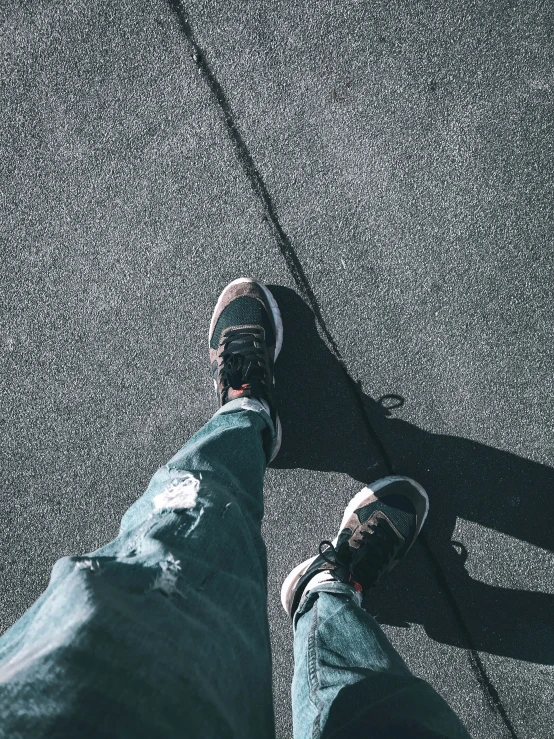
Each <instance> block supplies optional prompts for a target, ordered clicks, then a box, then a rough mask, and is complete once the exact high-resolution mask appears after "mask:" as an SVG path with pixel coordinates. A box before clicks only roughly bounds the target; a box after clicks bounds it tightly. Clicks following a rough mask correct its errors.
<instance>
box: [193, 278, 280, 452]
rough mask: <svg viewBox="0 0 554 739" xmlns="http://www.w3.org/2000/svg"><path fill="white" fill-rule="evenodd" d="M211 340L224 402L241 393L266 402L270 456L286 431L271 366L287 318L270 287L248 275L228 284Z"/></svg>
mask: <svg viewBox="0 0 554 739" xmlns="http://www.w3.org/2000/svg"><path fill="white" fill-rule="evenodd" d="M208 340H209V344H210V363H211V368H212V376H213V380H214V386H215V390H216V393H217V398H218V401H219V405H220V407H221V406H223V405H225V404H226V403H228V402H229V401H230V400H236V399H237V398H255V399H257V400H259V401H260V402H261V403H262V405H263V406H264V407H265V408H266V410H267V411H268V413H269V415H270V416H271V419H272V420H273V424H274V426H275V431H276V435H277V438H276V440H275V442H274V443H273V445H272V448H271V449H270V450H269V461H272V460H273V459H274V458H275V457H276V455H277V453H278V451H279V448H280V446H281V434H282V431H281V422H280V421H279V415H278V413H277V397H276V393H275V377H274V374H273V370H274V366H275V360H276V359H277V356H278V355H279V352H280V351H281V346H282V343H283V322H282V320H281V313H280V311H279V307H278V305H277V302H276V301H275V298H274V297H273V295H272V294H271V292H270V291H269V290H268V288H267V287H266V286H265V285H263V284H262V283H261V282H257V281H256V280H253V279H251V278H250V277H241V278H239V279H238V280H234V281H233V282H231V283H229V284H228V285H227V287H226V288H225V289H224V290H223V292H222V293H221V295H220V296H219V299H218V301H217V304H216V306H215V310H214V313H213V316H212V320H211V323H210V332H209V335H208Z"/></svg>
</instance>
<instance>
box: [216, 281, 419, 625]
mask: <svg viewBox="0 0 554 739" xmlns="http://www.w3.org/2000/svg"><path fill="white" fill-rule="evenodd" d="M282 343H283V323H282V320H281V314H280V312H279V307H278V305H277V302H276V300H275V298H274V297H273V295H272V294H271V292H270V291H269V289H268V288H267V287H266V286H265V285H263V284H262V283H261V282H257V281H256V280H253V279H250V278H246V277H244V278H240V279H238V280H234V281H233V282H231V283H230V284H229V285H227V287H226V288H225V289H224V290H223V292H222V293H221V295H220V297H219V299H218V301H217V305H216V307H215V310H214V313H213V316H212V320H211V324H210V332H209V344H210V362H211V369H212V376H213V380H214V385H215V389H216V392H217V396H218V400H219V404H220V406H223V405H225V404H226V403H228V402H230V401H231V400H236V399H238V398H251V399H255V400H258V401H260V403H261V404H262V405H263V407H264V408H265V410H266V411H267V413H268V414H269V415H270V417H271V419H272V421H273V425H274V427H275V430H276V436H275V439H271V440H270V441H268V442H267V444H266V446H267V448H266V453H267V457H268V459H269V461H272V460H273V459H274V458H275V456H276V455H277V453H278V451H279V447H280V445H281V423H280V421H279V415H278V412H277V398H276V393H275V376H274V367H275V361H276V359H277V357H278V355H279V352H280V350H281V346H282ZM428 509H429V501H428V498H427V494H426V493H425V490H423V488H422V487H421V486H420V485H419V484H418V483H417V482H415V481H414V480H412V479H410V478H408V477H402V476H398V475H395V476H391V477H385V478H383V479H381V480H377V482H375V483H373V484H372V485H371V486H368V487H364V488H363V490H361V491H360V492H359V493H358V494H357V495H356V496H354V498H353V499H352V500H351V501H350V503H349V504H348V506H347V508H346V510H345V512H344V516H343V519H342V523H341V525H340V528H339V532H338V534H337V536H336V538H335V539H334V540H333V541H323V542H321V544H320V546H319V552H318V553H317V554H315V555H314V556H313V557H311V558H310V559H308V560H306V561H305V562H302V563H301V564H299V565H298V566H297V567H295V568H294V569H293V570H292V572H291V573H290V574H289V575H288V577H287V578H286V579H285V581H284V583H283V586H282V588H281V602H282V604H283V607H284V609H285V611H286V612H287V613H288V614H289V616H290V617H291V618H293V617H294V614H295V612H296V610H297V609H298V606H299V605H300V603H301V602H302V599H303V597H304V596H305V595H306V594H307V593H308V591H309V590H310V589H311V588H313V587H314V586H315V585H316V584H319V583H321V582H325V581H329V580H331V581H337V582H342V583H348V584H350V585H351V586H352V587H353V588H355V589H356V590H358V591H359V592H361V593H362V594H363V592H364V591H365V590H366V589H367V588H369V587H371V586H372V585H375V584H376V583H377V582H378V580H379V579H380V578H381V576H382V575H383V574H384V573H385V572H388V571H389V570H391V569H392V568H393V567H394V566H395V565H396V564H397V563H398V562H399V561H400V560H401V559H402V558H403V557H404V556H405V555H406V554H407V552H408V551H409V549H410V548H411V546H412V545H413V543H414V542H415V540H416V538H417V536H418V534H419V532H420V531H421V527H422V526H423V523H424V521H425V518H426V516H427V511H428Z"/></svg>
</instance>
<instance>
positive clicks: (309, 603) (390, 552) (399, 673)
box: [282, 477, 469, 739]
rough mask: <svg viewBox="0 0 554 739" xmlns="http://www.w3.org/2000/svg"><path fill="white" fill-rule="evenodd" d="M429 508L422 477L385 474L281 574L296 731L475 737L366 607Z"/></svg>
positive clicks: (352, 736)
mask: <svg viewBox="0 0 554 739" xmlns="http://www.w3.org/2000/svg"><path fill="white" fill-rule="evenodd" d="M426 513H427V497H426V495H425V493H424V491H423V490H422V489H421V488H420V486H418V485H417V484H416V483H414V482H413V481H411V480H408V479H407V478H398V477H396V478H385V479H384V480H380V481H378V482H377V483H374V484H373V485H372V486H371V487H370V488H365V489H364V490H363V491H361V493H359V494H358V495H357V496H356V497H355V498H354V500H353V501H352V503H351V504H350V505H349V506H348V508H347V509H346V512H345V515H344V518H343V522H342V525H341V529H340V532H339V535H338V536H337V538H336V539H335V541H334V542H333V543H330V542H324V544H325V545H326V546H327V547H328V548H327V549H323V548H322V547H320V554H319V555H316V556H315V557H313V558H311V559H310V560H308V561H307V562H304V563H302V564H301V565H299V566H298V567H297V568H295V570H293V572H292V573H291V574H290V575H289V577H288V578H287V580H286V581H285V583H284V585H283V591H282V599H283V605H284V607H285V609H286V610H287V612H288V613H289V615H291V617H292V618H293V628H294V659H295V670H294V680H293V685H292V699H293V724H294V737H295V739H320V738H321V739H362V737H363V738H364V739H439V738H441V737H442V738H443V739H469V737H468V734H467V732H466V730H465V729H464V727H463V725H462V724H461V722H460V720H459V719H458V717H457V716H456V715H455V714H454V713H453V711H452V710H451V709H450V708H449V706H448V705H447V704H446V702H445V701H444V700H443V699H442V698H441V697H440V696H439V695H438V694H437V693H436V691H435V690H433V688H431V686H430V685H429V684H428V683H426V682H425V681H424V680H421V679H419V678H416V677H415V676H414V675H412V673H411V672H410V671H409V670H408V668H407V667H406V665H405V663H404V662H403V660H402V658H401V657H400V656H399V654H398V653H397V652H396V651H395V649H394V648H393V646H392V645H391V643H390V642H389V641H388V639H387V638H386V636H385V634H384V633H383V631H382V630H381V628H380V627H379V625H378V624H377V622H376V621H375V619H374V618H372V616H370V615H369V614H368V613H366V611H365V610H363V608H362V607H361V602H362V592H363V591H364V590H365V589H366V588H368V587H369V586H370V585H372V584H375V582H376V581H377V580H378V579H379V577H380V576H381V575H382V574H383V573H384V572H385V571H387V570H390V569H391V567H392V566H394V565H395V564H396V563H397V562H398V561H399V559H400V558H402V557H403V556H404V555H405V554H406V553H407V551H408V550H409V548H410V547H411V545H412V544H413V542H414V541H415V538H416V537H417V535H418V533H419V531H420V530H421V527H422V525H423V522H424V520H425V517H426Z"/></svg>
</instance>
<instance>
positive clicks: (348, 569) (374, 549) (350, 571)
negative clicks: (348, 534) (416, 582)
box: [319, 522, 402, 588]
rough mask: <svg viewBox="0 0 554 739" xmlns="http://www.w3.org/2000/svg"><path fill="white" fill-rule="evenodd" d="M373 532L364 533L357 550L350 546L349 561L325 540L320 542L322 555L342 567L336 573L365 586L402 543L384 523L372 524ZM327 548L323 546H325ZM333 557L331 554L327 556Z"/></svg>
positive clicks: (376, 577) (372, 581)
mask: <svg viewBox="0 0 554 739" xmlns="http://www.w3.org/2000/svg"><path fill="white" fill-rule="evenodd" d="M369 528H370V529H371V531H363V532H362V541H361V542H360V546H359V547H358V548H357V549H354V548H352V547H349V548H348V551H349V554H350V558H349V561H347V560H346V559H344V558H343V557H341V556H340V555H339V553H338V551H337V549H336V547H334V546H333V543H332V542H330V541H327V540H324V541H322V542H321V544H320V545H319V554H320V555H321V557H323V559H324V560H325V561H326V562H328V563H329V564H332V565H334V566H335V568H337V567H338V568H340V569H342V570H343V572H340V570H339V572H337V576H338V577H339V578H340V579H341V580H342V579H347V580H348V581H350V582H352V581H354V582H359V583H360V584H361V585H362V587H364V588H366V587H368V586H369V585H373V584H375V582H376V581H377V579H378V577H379V574H380V573H381V572H382V571H383V569H384V568H385V567H386V566H387V565H388V564H389V562H390V561H391V560H392V559H393V557H394V556H395V554H396V552H397V551H398V549H399V548H400V546H401V543H402V542H401V541H399V539H398V537H397V536H396V534H395V533H394V532H393V531H392V530H391V529H390V527H389V526H387V525H386V524H384V523H383V522H377V523H373V524H370V525H369ZM324 546H325V547H326V549H323V547H324ZM329 554H330V555H331V556H328V555H329Z"/></svg>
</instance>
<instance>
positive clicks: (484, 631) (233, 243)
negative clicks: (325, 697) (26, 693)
mask: <svg viewBox="0 0 554 739" xmlns="http://www.w3.org/2000/svg"><path fill="white" fill-rule="evenodd" d="M0 15H1V18H2V21H3V22H2V26H3V37H2V42H1V43H2V65H3V68H4V69H3V73H2V76H1V80H2V82H1V86H2V87H1V89H2V111H3V114H2V117H1V120H0V127H1V143H0V146H1V162H2V167H3V175H2V190H1V203H0V205H1V212H2V241H3V245H2V256H3V273H2V291H1V294H0V306H1V309H2V310H1V313H2V315H1V321H2V333H1V337H2V346H1V352H2V361H3V370H2V389H1V395H0V399H1V404H2V412H1V422H2V481H3V492H2V499H1V517H2V521H3V526H2V537H1V541H0V568H1V572H2V578H1V585H0V628H2V629H4V628H7V627H8V626H9V625H10V624H11V623H13V622H14V621H15V620H16V619H17V618H18V617H19V616H20V615H21V614H22V613H23V612H24V610H25V609H26V608H27V607H29V606H30V605H31V604H32V602H33V601H34V600H35V598H36V597H37V596H38V595H39V594H40V592H41V591H42V590H43V589H44V587H45V586H46V584H47V582H48V577H49V572H50V568H51V566H52V564H53V563H54V561H55V560H56V559H58V558H59V557H60V556H62V555H65V554H76V553H84V552H86V551H90V550H92V549H94V548H96V547H98V546H100V545H101V544H102V543H104V542H105V541H107V540H109V539H110V538H112V537H113V536H114V535H115V534H116V531H117V528H118V522H119V519H120V517H121V515H122V514H123V512H124V511H125V509H126V508H127V507H128V505H129V504H130V503H131V502H132V501H133V500H135V499H136V497H137V496H138V495H139V494H140V492H141V491H142V490H143V489H144V488H145V487H146V485H147V483H148V480H149V477H150V475H151V474H152V472H153V471H154V470H155V469H156V467H157V466H159V465H160V464H162V463H163V462H165V461H166V460H167V459H168V458H169V456H171V455H172V454H173V452H174V451H175V450H176V449H177V448H178V447H179V446H180V445H181V444H182V443H183V441H184V440H186V438H188V437H189V436H190V435H192V433H194V431H195V430H196V429H197V428H198V427H199V426H200V425H201V424H202V423H204V422H205V421H206V420H207V418H209V416H210V415H211V413H212V412H213V410H214V398H213V395H212V387H211V380H210V378H209V374H208V371H207V346H206V344H207V342H206V334H207V328H208V323H209V318H210V316H211V312H212V309H213V305H214V302H215V300H216V298H217V296H218V294H219V292H220V290H221V289H222V288H223V287H224V285H225V284H226V283H227V282H229V281H230V280H231V279H234V278H236V277H238V276H241V275H253V276H257V277H258V278H260V279H262V280H264V281H265V282H267V283H269V284H272V285H276V286H279V287H278V288H275V294H276V296H277V298H278V300H279V302H280V304H281V307H282V310H283V314H284V320H285V347H284V350H283V355H282V358H281V367H280V368H279V372H280V376H281V379H282V380H283V379H284V378H287V381H286V383H285V382H284V381H282V382H281V383H280V386H281V388H282V395H283V398H282V402H283V412H282V417H283V423H284V429H285V439H284V444H283V450H282V454H281V455H280V456H279V457H278V458H277V460H276V461H275V466H274V468H273V469H271V470H269V472H268V475H267V485H266V518H265V523H264V532H265V537H266V542H267V546H268V554H269V564H270V582H269V615H270V624H271V628H272V638H273V645H274V668H275V670H274V672H275V702H276V716H277V736H278V739H285V738H286V737H289V736H290V735H291V720H290V698H289V690H290V679H291V675H292V641H291V629H290V625H289V623H288V621H287V618H286V616H285V614H284V613H283V612H282V609H281V606H280V604H279V600H278V592H279V587H280V584H281V581H282V579H283V577H284V576H285V575H286V574H287V573H288V571H289V569H290V568H291V567H292V566H293V565H294V564H296V563H297V562H298V561H300V559H301V558H302V559H303V558H305V557H306V556H309V555H310V554H312V553H313V552H314V547H316V546H317V544H318V543H319V540H320V539H321V538H327V537H329V536H333V535H334V534H335V530H334V529H335V528H336V526H337V525H338V523H339V521H340V518H341V513H342V509H343V507H344V505H345V503H346V502H347V500H348V499H349V498H350V497H351V496H352V495H353V494H354V493H356V492H357V491H358V489H359V488H360V483H362V482H367V481H370V480H371V479H374V478H375V477H378V476H380V475H381V474H383V473H384V472H385V471H386V469H387V465H389V466H392V467H393V468H394V469H395V470H396V471H398V472H401V473H404V474H410V475H412V476H414V477H416V478H417V479H419V480H420V481H421V482H422V483H423V484H424V485H425V487H426V488H427V490H428V492H429V495H430V499H431V514H430V517H429V521H428V524H427V525H426V531H425V536H424V537H422V539H421V542H418V544H417V546H416V547H415V548H414V551H413V554H411V555H410V560H409V561H406V562H405V563H403V564H402V566H401V567H399V568H398V570H396V571H395V572H394V573H391V576H390V578H389V580H388V581H387V583H386V584H384V585H383V586H381V587H380V588H379V589H378V590H376V591H375V593H374V594H372V595H371V598H370V602H369V603H368V604H367V607H368V609H369V610H370V611H371V612H372V613H374V614H376V615H377V617H378V618H379V620H380V621H381V622H382V623H383V628H384V629H385V631H386V633H387V634H388V635H389V637H390V639H391V640H392V642H393V643H394V644H395V646H396V647H397V648H398V650H399V651H400V653H401V654H402V656H403V657H404V658H405V660H406V661H407V662H408V664H409V665H410V667H411V668H412V669H413V670H414V671H415V672H416V674H418V675H420V676H421V677H424V678H425V679H427V680H429V681H430V682H431V683H432V684H433V685H434V686H435V687H436V688H437V690H439V692H440V693H441V694H442V695H443V696H444V697H445V698H446V699H447V700H448V701H449V703H450V704H451V705H452V707H453V708H454V709H455V710H456V711H457V712H458V713H459V715H460V716H461V718H462V720H463V721H464V722H465V724H466V726H467V728H468V730H469V731H470V733H471V734H472V736H474V737H476V739H477V738H479V739H497V738H498V739H500V738H503V737H511V738H512V739H513V737H517V738H518V739H537V738H540V739H548V738H549V737H554V730H553V729H552V721H551V718H552V708H551V706H552V704H553V701H554V669H553V665H554V636H553V628H552V613H553V607H554V581H553V578H552V571H553V565H554V556H553V546H552V541H553V539H552V533H551V522H552V514H553V513H554V503H553V498H552V495H553V490H554V472H553V470H552V466H553V465H554V448H553V433H552V418H553V402H554V401H553V393H552V390H553V381H552V367H553V359H554V357H553V349H552V326H553V317H554V316H553V307H552V286H553V274H552V273H553V270H552V267H553V256H552V236H553V232H554V222H553V221H554V217H553V211H552V198H553V187H552V185H553V172H554V168H553V165H554V162H553V151H554V136H553V128H552V120H553V118H552V112H553V111H552V104H553V102H554V95H553V91H554V73H553V60H554V59H553V57H554V16H553V12H552V9H551V6H550V5H549V4H547V3H545V2H535V3H527V4H526V3H522V2H512V3H504V2H493V3H485V2H454V0H444V1H443V0H441V2H439V3H436V4H430V3H407V2H399V1H396V2H387V3H385V2H373V3H366V2H353V1H352V2H347V3H345V2H341V3H338V2H334V1H332V0H326V1H325V2H323V0H321V1H319V2H317V1H316V2H312V3H300V2H294V3H293V2H288V3H280V2H271V3H270V2H266V0H263V2H260V3H256V4H246V3H239V2H200V1H199V2H194V3H190V4H188V5H186V13H181V15H180V16H179V15H178V13H176V12H175V7H172V6H171V5H170V4H168V3H166V2H163V1H161V0H160V1H158V2H155V1H154V0H144V1H143V2H140V3H139V2H138V1H136V0H124V1H123V2H121V3H118V4H113V3H109V2H100V1H99V0H93V1H92V2H87V3H85V2H78V1H77V0H69V1H68V2H65V3H61V2H57V1H56V2H46V0H40V1H39V2H37V3H34V4H33V5H32V6H31V5H30V4H27V3H18V2H12V3H10V5H9V7H7V6H4V7H3V8H2V9H1V10H0ZM391 395H393V396H396V397H395V398H390V397H389V398H388V399H387V398H384V397H383V396H391ZM392 406H396V407H392Z"/></svg>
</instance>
